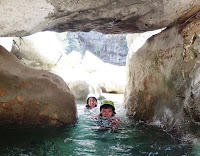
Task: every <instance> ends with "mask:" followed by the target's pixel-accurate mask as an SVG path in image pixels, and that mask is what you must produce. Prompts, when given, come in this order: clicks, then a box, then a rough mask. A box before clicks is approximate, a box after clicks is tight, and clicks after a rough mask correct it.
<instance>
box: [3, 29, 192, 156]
mask: <svg viewBox="0 0 200 156" xmlns="http://www.w3.org/2000/svg"><path fill="white" fill-rule="evenodd" d="M160 31H161V30H158V31H154V32H148V33H143V34H134V35H133V36H131V34H122V35H105V36H106V37H105V36H104V35H103V34H99V33H97V38H98V39H96V38H95V32H92V33H91V35H90V34H89V33H82V32H77V33H62V34H61V33H54V32H41V33H38V34H33V35H31V36H27V37H22V38H21V37H20V38H14V39H13V41H14V43H13V47H12V50H11V53H13V54H14V55H16V56H17V58H18V59H19V60H20V61H21V62H22V63H23V64H24V65H26V66H29V67H31V68H35V69H39V70H48V71H50V72H52V73H54V74H56V75H58V76H60V77H61V78H62V79H63V80H64V81H65V82H66V83H67V84H68V86H69V88H70V90H71V91H72V93H73V95H74V96H75V99H76V104H77V110H78V121H77V122H76V124H75V125H72V126H69V127H67V128H65V129H62V130H60V131H58V130H56V129H54V128H51V129H48V128H47V129H37V128H36V129H35V128H33V129H27V128H22V127H21V128H19V129H18V130H17V131H16V132H13V129H9V130H8V131H7V130H5V129H2V130H1V131H2V133H3V134H4V137H3V141H2V144H3V143H5V140H8V142H6V145H5V146H6V147H7V149H8V150H6V151H4V152H2V154H5V153H7V154H8V153H10V151H12V152H13V153H15V154H22V155H23V154H27V153H29V154H36V155H41V154H47V155H59V154H60V153H62V155H63V154H66V155H108V154H110V153H112V154H113V155H130V154H131V155H158V154H160V155H173V154H174V152H176V155H177V154H178V155H183V154H186V153H188V152H190V151H191V150H192V149H191V146H189V145H187V144H186V145H179V144H176V143H177V142H176V141H175V140H173V138H172V137H171V136H170V135H168V134H167V133H166V132H164V131H162V129H160V128H157V127H154V126H150V125H147V124H145V123H144V122H141V121H139V122H135V121H134V120H132V119H131V118H129V117H128V116H127V114H126V113H127V112H126V110H125V106H124V105H123V102H124V97H123V94H124V92H125V88H126V81H127V80H126V74H127V73H126V67H125V64H126V60H127V57H130V56H131V55H130V54H129V56H128V49H131V48H132V53H134V52H136V51H137V50H138V49H139V48H140V47H141V46H142V45H143V44H144V43H145V41H146V40H147V39H148V38H149V37H150V36H152V35H153V34H156V33H159V32H160ZM45 33H46V35H44V36H43V34H45ZM85 36H86V37H85ZM103 36H104V37H103ZM113 36H114V37H113ZM73 37H74V38H73ZM84 37H85V38H84ZM102 38H105V41H102V40H101V39H102ZM113 38H115V40H114V42H113V40H112V39H113ZM116 38H117V39H116ZM55 39H56V40H55ZM91 40H95V41H93V42H95V43H96V44H94V43H90V42H92V41H91ZM116 40H117V41H116ZM127 40H129V42H130V43H129V45H126V42H127ZM83 41H85V42H88V43H84V42H83ZM98 43H100V45H98ZM131 44H133V45H132V47H131ZM113 47H117V48H113ZM84 48H85V49H84ZM124 49H126V50H124ZM106 50H107V51H106ZM109 50H110V52H111V53H109ZM120 50H123V53H122V54H121V53H118V52H119V51H120ZM101 51H103V53H101ZM115 51H116V53H117V54H115ZM40 52H41V53H40ZM54 52H56V53H54ZM50 54H51V55H50ZM107 55H108V56H107ZM111 63H112V64H111ZM119 65H120V66H119ZM95 80H96V81H95ZM90 92H93V93H95V94H96V95H97V96H98V100H99V104H100V103H101V101H102V100H103V99H109V100H112V101H114V103H115V106H116V112H117V115H118V117H120V119H121V121H122V123H124V124H125V126H124V125H122V126H121V127H120V128H119V130H118V131H117V132H112V131H98V128H99V126H98V124H97V121H96V119H94V118H93V117H92V116H91V115H90V114H89V115H88V114H87V113H85V112H84V108H85V104H86V100H85V99H86V96H87V94H88V93H90ZM6 131H7V132H6ZM34 131H36V133H37V134H36V133H35V132H34ZM45 132H47V133H46V134H44V133H45ZM10 133H13V134H14V136H18V137H17V138H18V140H13V136H10ZM154 136H157V137H154ZM27 137H30V139H28V140H27ZM11 142H12V144H10V143H11ZM19 142H21V144H20V145H18V143H19ZM14 146H16V147H17V148H18V150H16V149H14V148H13V147H14ZM25 146H27V147H25ZM107 146H110V148H109V149H106V147H107ZM69 147H70V148H69ZM102 148H103V149H104V150H103V151H100V149H102Z"/></svg>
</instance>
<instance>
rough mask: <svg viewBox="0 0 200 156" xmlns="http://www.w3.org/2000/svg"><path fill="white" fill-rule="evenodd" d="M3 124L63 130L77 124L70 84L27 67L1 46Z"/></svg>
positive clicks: (0, 67)
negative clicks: (64, 127)
mask: <svg viewBox="0 0 200 156" xmlns="http://www.w3.org/2000/svg"><path fill="white" fill-rule="evenodd" d="M0 62H1V63H0V64H1V65H0V116H1V121H0V124H1V125H2V124H14V125H42V126H62V125H64V124H71V123H74V122H75V121H76V118H77V117H76V115H77V114H76V113H77V111H76V105H75V99H74V96H73V95H72V93H71V92H70V90H69V87H68V86H67V84H66V83H65V82H64V81H63V80H62V79H61V78H60V77H58V76H56V75H54V74H51V73H49V72H46V71H44V70H35V69H31V68H29V67H26V66H24V65H22V64H21V63H20V61H19V60H18V59H17V58H16V57H15V56H14V55H12V54H11V53H9V52H8V51H7V50H5V49H4V48H3V47H2V46H0Z"/></svg>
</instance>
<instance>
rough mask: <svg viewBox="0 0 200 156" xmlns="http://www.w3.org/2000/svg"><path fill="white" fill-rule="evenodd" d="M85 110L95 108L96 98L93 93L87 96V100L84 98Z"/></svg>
mask: <svg viewBox="0 0 200 156" xmlns="http://www.w3.org/2000/svg"><path fill="white" fill-rule="evenodd" d="M86 102H87V105H86V108H88V109H91V108H94V107H97V98H96V95H95V94H93V93H90V94H88V96H87V98H86Z"/></svg>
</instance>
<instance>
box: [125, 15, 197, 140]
mask: <svg viewBox="0 0 200 156" xmlns="http://www.w3.org/2000/svg"><path fill="white" fill-rule="evenodd" d="M199 25H200V18H199V15H196V16H194V17H193V18H190V19H189V20H188V21H187V22H186V23H184V24H181V25H176V26H174V27H172V28H169V29H166V30H164V31H162V32H161V33H160V34H157V35H155V36H153V37H151V38H149V39H148V40H147V42H146V43H145V45H144V46H143V47H142V48H140V49H139V50H138V51H137V52H136V53H132V55H131V56H129V57H130V60H128V64H127V67H128V68H129V71H128V75H127V76H128V78H129V81H128V85H127V88H126V89H127V90H126V95H125V97H126V98H125V99H126V107H127V111H128V113H129V115H131V116H134V117H135V119H138V120H144V121H147V122H149V123H152V124H155V125H157V126H160V127H162V128H164V129H165V130H166V131H168V132H170V133H172V134H174V135H177V134H179V137H180V136H181V139H182V140H184V141H188V140H189V141H191V138H196V139H199V138H198V134H197V133H196V132H195V131H192V128H191V127H192V126H194V125H196V126H197V127H199V125H200V117H199V116H200V109H199V108H200V101H199V100H200V99H199V92H200V90H199V89H200V87H199V84H200V77H199V70H200V64H199V61H200V46H199V41H200V28H199ZM193 141H194V140H193Z"/></svg>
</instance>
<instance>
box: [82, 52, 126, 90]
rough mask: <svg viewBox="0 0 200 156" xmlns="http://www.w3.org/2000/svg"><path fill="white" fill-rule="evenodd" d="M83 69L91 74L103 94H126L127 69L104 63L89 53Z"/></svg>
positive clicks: (86, 54)
mask: <svg viewBox="0 0 200 156" xmlns="http://www.w3.org/2000/svg"><path fill="white" fill-rule="evenodd" d="M81 69H82V70H83V71H86V72H89V73H90V79H93V80H95V81H96V82H97V83H98V85H99V86H100V88H101V89H102V90H103V92H113V93H124V90H125V85H126V68H125V66H117V65H112V64H109V63H104V62H103V61H102V60H100V59H99V58H98V57H96V56H95V55H94V54H92V53H91V52H89V51H86V52H85V55H84V57H83V61H82V66H81Z"/></svg>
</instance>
